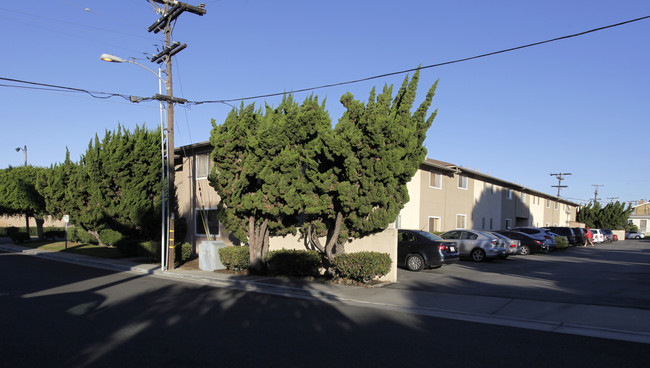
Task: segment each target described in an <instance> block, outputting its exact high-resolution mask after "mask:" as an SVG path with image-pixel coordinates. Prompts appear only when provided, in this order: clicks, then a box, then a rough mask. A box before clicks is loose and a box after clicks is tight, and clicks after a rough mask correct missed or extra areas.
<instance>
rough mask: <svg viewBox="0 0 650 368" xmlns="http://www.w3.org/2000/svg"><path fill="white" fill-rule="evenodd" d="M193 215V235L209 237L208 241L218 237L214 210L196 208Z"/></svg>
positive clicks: (217, 224)
mask: <svg viewBox="0 0 650 368" xmlns="http://www.w3.org/2000/svg"><path fill="white" fill-rule="evenodd" d="M194 214H195V217H194V235H196V236H206V237H207V236H208V235H209V238H210V239H215V238H216V237H217V236H219V219H217V209H216V208H207V209H200V208H197V209H196V210H195V211H194Z"/></svg>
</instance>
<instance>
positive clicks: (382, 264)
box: [332, 252, 391, 282]
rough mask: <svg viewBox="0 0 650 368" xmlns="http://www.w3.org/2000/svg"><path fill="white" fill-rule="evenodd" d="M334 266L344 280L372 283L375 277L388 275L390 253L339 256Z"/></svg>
mask: <svg viewBox="0 0 650 368" xmlns="http://www.w3.org/2000/svg"><path fill="white" fill-rule="evenodd" d="M332 265H333V266H334V269H336V272H337V273H338V275H339V276H341V277H343V278H347V279H352V280H357V281H362V282H370V280H372V279H374V278H375V277H381V276H384V275H386V274H388V272H389V271H390V266H391V260H390V255H388V253H379V252H356V253H345V254H339V255H337V256H336V257H334V261H333V262H332Z"/></svg>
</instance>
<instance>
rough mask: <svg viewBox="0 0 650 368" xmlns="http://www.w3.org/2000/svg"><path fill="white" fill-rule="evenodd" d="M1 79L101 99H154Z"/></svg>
mask: <svg viewBox="0 0 650 368" xmlns="http://www.w3.org/2000/svg"><path fill="white" fill-rule="evenodd" d="M0 80H4V81H7V82H14V83H23V84H29V85H32V86H39V87H38V89H45V88H44V87H47V88H49V90H50V91H59V92H79V93H87V94H89V95H90V96H92V97H94V98H101V99H107V98H111V97H122V98H123V99H125V100H127V101H131V102H135V101H134V99H140V101H144V100H150V99H152V98H150V97H136V96H129V95H124V94H121V93H112V92H100V91H89V90H86V89H82V88H74V87H66V86H57V85H55V84H47V83H38V82H29V81H25V80H20V79H12V78H4V77H0ZM0 86H2V87H16V88H21V87H23V88H25V86H10V85H0ZM33 89H37V87H33ZM138 102H139V101H138Z"/></svg>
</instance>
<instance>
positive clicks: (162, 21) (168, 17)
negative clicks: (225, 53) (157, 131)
mask: <svg viewBox="0 0 650 368" xmlns="http://www.w3.org/2000/svg"><path fill="white" fill-rule="evenodd" d="M151 1H154V2H156V3H158V4H162V5H164V6H165V8H164V9H163V10H162V11H159V14H161V16H160V18H159V19H158V20H157V21H156V22H155V23H154V24H152V25H151V26H149V29H148V31H149V32H153V33H158V32H160V31H162V32H163V33H164V35H165V48H164V50H163V51H161V52H160V53H158V54H157V55H154V56H153V57H152V58H151V62H155V63H158V64H160V63H162V62H163V61H164V62H165V64H166V67H167V69H166V70H167V71H166V74H167V77H166V78H165V80H166V82H165V87H166V90H167V94H166V95H164V96H163V95H155V96H154V97H153V98H154V99H155V100H159V101H166V102H167V157H166V161H167V169H166V172H165V173H164V174H163V175H166V177H167V198H168V199H167V229H168V245H167V270H173V269H174V215H173V214H172V213H171V212H170V210H171V209H170V205H169V204H170V199H171V195H172V192H173V190H172V188H174V103H185V102H187V100H183V99H181V98H176V97H174V95H173V91H172V56H174V55H176V54H177V53H179V52H180V51H181V50H183V49H184V48H186V47H187V44H182V45H181V44H180V42H174V43H172V42H171V35H172V22H174V21H175V20H176V18H178V17H179V16H180V15H181V14H182V13H183V12H185V11H188V12H190V13H192V14H196V15H204V14H205V9H203V7H204V6H205V5H204V4H201V5H199V6H198V7H197V6H193V5H189V4H185V3H181V2H179V1H175V0H151ZM163 205H164V204H163ZM164 246H165V244H163V247H164Z"/></svg>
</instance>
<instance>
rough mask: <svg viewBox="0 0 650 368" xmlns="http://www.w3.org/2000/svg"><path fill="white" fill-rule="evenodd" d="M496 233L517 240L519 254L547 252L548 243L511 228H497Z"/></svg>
mask: <svg viewBox="0 0 650 368" xmlns="http://www.w3.org/2000/svg"><path fill="white" fill-rule="evenodd" d="M497 233H499V234H501V235H504V236H506V237H508V238H510V239H516V240H519V243H520V244H519V247H520V250H519V254H521V255H529V254H533V253H539V252H548V244H547V243H546V242H545V241H541V240H539V239H535V238H533V237H532V236H531V235H528V234H526V233H522V232H519V231H513V230H499V231H497Z"/></svg>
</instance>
